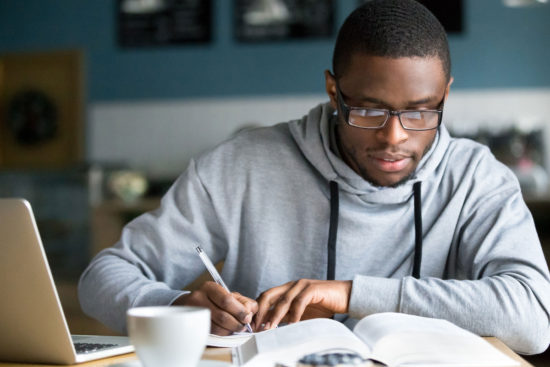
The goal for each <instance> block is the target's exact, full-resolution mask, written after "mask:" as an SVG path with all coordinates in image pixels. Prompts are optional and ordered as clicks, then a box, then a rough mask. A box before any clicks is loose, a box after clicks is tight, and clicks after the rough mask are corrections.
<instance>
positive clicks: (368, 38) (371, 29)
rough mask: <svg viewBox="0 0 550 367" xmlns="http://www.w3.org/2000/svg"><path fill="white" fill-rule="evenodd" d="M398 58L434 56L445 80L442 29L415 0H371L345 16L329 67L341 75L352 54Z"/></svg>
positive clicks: (448, 59)
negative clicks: (440, 64)
mask: <svg viewBox="0 0 550 367" xmlns="http://www.w3.org/2000/svg"><path fill="white" fill-rule="evenodd" d="M356 53H361V54H366V55H372V56H382V57H389V58H400V57H438V58H439V59H440V60H441V62H442V65H443V71H444V73H445V76H446V77H447V80H449V79H450V76H451V56H450V53H449V43H448V41H447V34H446V33H445V29H444V28H443V26H442V25H441V23H440V22H439V20H437V18H436V17H435V16H434V15H433V14H432V13H431V12H430V11H429V10H428V9H426V7H424V5H422V4H420V3H419V2H417V1H415V0H372V1H368V2H367V3H365V4H363V5H362V6H360V7H359V8H357V9H355V10H354V11H353V12H352V13H351V14H350V15H349V16H348V18H347V19H346V21H345V22H344V24H343V25H342V27H341V28H340V31H339V32H338V38H337V39H336V44H335V46H334V54H333V57H332V70H333V72H334V74H335V75H336V77H337V78H339V77H341V76H342V74H343V73H344V71H345V68H346V67H347V66H348V63H349V61H350V59H351V56H352V55H354V54H356Z"/></svg>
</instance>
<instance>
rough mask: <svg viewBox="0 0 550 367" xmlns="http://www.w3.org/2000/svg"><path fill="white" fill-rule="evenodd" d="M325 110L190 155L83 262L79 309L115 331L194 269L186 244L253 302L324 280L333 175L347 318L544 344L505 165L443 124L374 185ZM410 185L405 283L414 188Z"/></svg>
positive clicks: (528, 251) (527, 220)
mask: <svg viewBox="0 0 550 367" xmlns="http://www.w3.org/2000/svg"><path fill="white" fill-rule="evenodd" d="M333 112H334V111H333V109H332V108H331V107H330V105H329V104H323V105H320V106H317V107H316V108H314V109H312V110H311V111H310V112H309V114H308V115H307V116H305V117H304V118H303V119H301V120H296V121H291V122H289V123H283V124H279V125H275V126H273V127H268V128H260V129H256V130H252V131H248V132H244V133H241V134H239V135H237V136H236V137H234V138H231V139H230V140H228V141H226V142H224V143H222V144H220V145H219V146H218V147H216V148H215V149H213V150H212V151H210V152H208V153H206V154H204V155H202V156H201V157H199V158H197V159H196V160H193V161H191V162H190V164H189V166H188V168H187V170H186V171H185V172H184V173H183V174H182V175H181V176H180V177H179V178H178V179H177V180H176V182H175V183H174V184H173V186H172V187H171V188H170V190H169V191H168V192H167V194H166V195H165V196H164V197H163V199H162V202H161V206H160V208H159V209H157V210H155V211H153V212H149V213H146V214H143V215H141V216H140V217H138V218H137V219H135V220H133V221H132V222H130V223H129V224H128V225H127V226H126V227H125V228H124V230H123V232H122V236H121V238H120V241H119V242H118V243H117V244H116V245H115V246H114V247H112V248H108V249H106V250H104V251H102V252H101V253H100V254H99V255H98V256H97V257H96V258H95V259H94V260H93V261H92V263H91V264H90V266H89V267H88V269H87V270H86V271H85V272H84V274H83V275H82V278H81V281H80V284H79V297H80V302H81V304H82V307H83V309H84V311H85V312H86V313H88V314H89V315H91V316H93V317H96V318H97V319H99V320H100V321H102V322H103V323H105V324H106V325H108V326H110V327H112V328H113V329H115V330H118V331H121V332H124V331H125V329H126V321H125V320H126V318H125V312H126V310H127V309H128V308H130V307H135V306H146V305H168V304H170V303H171V302H172V301H174V300H175V299H176V298H177V297H179V296H180V295H182V294H183V293H184V292H185V291H182V289H184V287H185V285H186V284H188V283H189V282H191V281H192V280H194V279H195V278H196V277H197V276H198V275H199V274H201V273H202V272H203V271H204V270H205V269H204V265H203V264H202V263H201V261H200V260H199V257H198V256H197V254H196V252H195V250H194V246H195V245H196V244H200V245H201V246H202V247H203V248H204V250H205V252H206V253H207V254H208V255H209V256H210V257H211V258H212V260H213V261H214V262H217V261H219V260H222V259H225V265H224V268H223V271H222V277H223V278H224V280H225V282H226V283H227V285H228V286H229V288H230V289H231V290H234V291H238V292H240V293H242V294H244V295H246V296H248V297H251V298H256V297H257V296H258V295H259V294H260V293H261V292H262V291H265V290H266V289H268V288H270V287H274V286H277V285H281V284H283V283H286V282H288V281H292V280H297V279H300V278H312V279H326V277H327V258H328V255H327V238H328V233H329V219H330V211H331V209H330V207H331V205H330V189H329V182H330V181H335V182H337V183H338V187H339V190H338V191H339V205H338V208H339V210H338V226H337V236H336V256H335V279H342V280H348V279H352V280H353V287H352V293H351V298H350V307H349V315H348V316H349V320H347V323H351V322H352V321H353V320H352V319H358V318H361V317H364V316H366V315H369V314H372V313H376V312H385V311H393V312H403V313H409V314H415V315H420V316H428V317H436V318H443V319H447V320H449V321H451V322H454V323H455V324H457V325H459V326H461V327H463V328H466V329H468V330H470V331H472V332H474V333H477V334H479V335H482V336H485V335H492V336H497V337H498V338H500V339H501V340H502V341H504V342H505V343H506V344H508V345H509V346H510V347H511V348H513V349H514V350H516V351H517V352H520V353H526V354H529V353H538V352H542V351H543V350H544V349H545V348H546V347H547V345H548V343H549V337H550V332H549V331H550V328H549V309H550V282H549V279H550V278H549V274H548V267H547V265H546V262H545V260H544V256H543V253H542V250H541V245H540V242H539V240H538V237H537V234H536V231H535V226H534V224H533V219H532V217H531V215H530V213H529V210H528V209H527V207H526V205H525V203H524V201H523V199H522V195H521V192H520V188H519V185H518V182H517V179H516V178H515V176H514V175H513V173H512V172H511V171H510V170H509V169H508V168H506V167H505V166H504V165H502V164H501V163H499V162H498V161H497V160H496V159H495V158H494V157H493V155H492V154H491V153H490V152H489V150H488V149H487V148H486V147H485V146H482V145H480V144H477V143H475V142H473V141H470V140H466V139H454V138H451V137H450V136H449V134H448V132H447V130H446V129H445V127H444V126H441V127H440V129H439V131H438V134H437V136H436V140H435V142H434V144H433V145H432V147H431V149H430V150H429V151H428V152H427V153H426V155H425V156H424V157H423V159H422V160H421V162H420V164H419V166H418V168H417V170H416V172H415V174H414V176H413V177H411V178H410V180H409V181H408V182H406V183H404V184H403V185H401V186H399V187H396V188H387V187H375V186H373V185H371V184H370V183H369V182H367V181H365V180H364V179H363V178H361V177H360V176H359V175H358V174H357V173H355V172H354V171H353V170H352V169H351V168H350V167H349V166H347V165H346V164H345V163H344V162H343V161H342V159H340V158H339V155H338V153H337V152H336V149H335V148H331V146H333V145H334V144H333V143H331V142H333V140H334V138H333V133H332V132H333V130H334V129H333V127H334V126H333V121H334V120H335V119H333V118H332V116H333ZM335 152H336V153H335ZM419 181H420V182H421V196H422V204H421V214H422V239H423V247H422V262H421V269H420V278H419V279H416V278H414V277H412V276H411V274H412V268H413V259H414V253H415V224H414V223H415V222H414V205H413V201H414V198H413V188H412V187H413V184H414V183H415V182H419Z"/></svg>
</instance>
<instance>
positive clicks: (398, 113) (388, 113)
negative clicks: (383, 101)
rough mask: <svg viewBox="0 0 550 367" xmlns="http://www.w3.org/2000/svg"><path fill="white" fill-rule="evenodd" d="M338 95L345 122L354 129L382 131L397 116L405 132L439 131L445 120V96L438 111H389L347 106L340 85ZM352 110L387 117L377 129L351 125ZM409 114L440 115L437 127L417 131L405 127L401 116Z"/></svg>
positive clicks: (337, 87) (337, 89)
mask: <svg viewBox="0 0 550 367" xmlns="http://www.w3.org/2000/svg"><path fill="white" fill-rule="evenodd" d="M336 94H337V99H338V106H339V108H340V110H341V111H342V113H343V117H344V121H345V122H346V123H347V124H348V125H350V126H353V127H357V128H359V129H370V130H378V129H382V128H384V126H386V123H387V122H388V120H389V119H390V116H397V119H398V120H399V123H400V124H401V127H402V128H403V129H405V130H410V131H429V130H434V129H437V128H438V127H439V126H440V125H441V121H442V120H443V106H444V104H445V94H444V95H443V98H442V99H441V102H439V105H438V108H437V109H436V110H399V111H395V110H390V109H387V108H368V107H353V106H348V105H347V104H346V102H344V96H343V95H342V92H341V91H340V87H339V86H338V84H336ZM351 110H371V111H382V112H384V114H385V115H386V119H385V120H384V122H383V123H381V124H380V126H376V127H368V126H359V125H355V124H353V123H351V122H350V120H349V115H350V111H351ZM407 112H437V114H438V120H437V125H436V126H434V127H430V128H427V129H415V128H411V127H406V126H405V125H403V121H401V114H402V113H407Z"/></svg>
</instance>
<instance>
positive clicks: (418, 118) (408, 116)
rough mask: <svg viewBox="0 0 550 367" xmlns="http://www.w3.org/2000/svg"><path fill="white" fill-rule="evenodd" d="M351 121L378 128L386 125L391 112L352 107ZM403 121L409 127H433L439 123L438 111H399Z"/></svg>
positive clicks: (354, 123) (355, 123)
mask: <svg viewBox="0 0 550 367" xmlns="http://www.w3.org/2000/svg"><path fill="white" fill-rule="evenodd" d="M349 112H350V113H349V123H350V124H351V125H355V126H358V127H367V128H376V127H380V126H382V125H384V123H385V122H386V120H387V119H388V118H389V115H390V112H389V111H387V110H377V109H352V110H350V111H349ZM399 118H400V120H401V123H402V124H403V126H404V127H405V128H409V129H433V128H435V127H437V125H438V124H439V113H438V112H437V111H403V112H400V113H399Z"/></svg>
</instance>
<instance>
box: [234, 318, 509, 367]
mask: <svg viewBox="0 0 550 367" xmlns="http://www.w3.org/2000/svg"><path fill="white" fill-rule="evenodd" d="M326 351H335V352H350V351H352V352H355V353H358V354H359V355H360V356H361V357H362V358H364V359H373V360H375V361H378V362H381V363H383V364H386V365H388V366H436V365H437V366H453V367H456V366H514V365H518V364H519V363H518V362H516V361H515V360H513V359H511V358H510V357H508V356H506V355H505V354H504V353H502V352H500V351H499V350H498V349H496V348H495V347H493V346H492V345H491V344H489V343H488V342H487V341H485V340H483V338H481V337H479V336H477V335H475V334H473V333H470V332H469V331H466V330H464V329H462V328H460V327H458V326H456V325H454V324H452V323H450V322H448V321H445V320H439V319H430V318H424V317H419V316H411V315H405V314H399V313H379V314H374V315H370V316H367V317H365V318H364V319H362V320H361V321H359V323H358V324H357V325H356V326H355V328H354V329H353V332H352V331H351V330H349V329H348V328H347V327H346V326H345V325H343V324H341V323H339V322H338V321H334V320H331V319H313V320H307V321H301V322H298V323H295V324H291V325H288V326H284V327H280V328H277V329H272V330H268V331H264V332H261V333H256V334H254V335H252V336H249V340H247V341H246V342H244V343H243V344H242V345H240V346H238V347H236V348H233V363H234V364H235V365H237V366H246V367H254V366H274V365H276V364H279V365H284V366H295V365H296V362H297V361H298V360H300V358H301V357H303V356H305V355H307V354H311V353H317V352H326Z"/></svg>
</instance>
